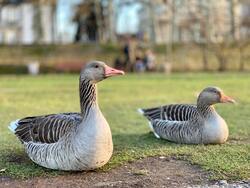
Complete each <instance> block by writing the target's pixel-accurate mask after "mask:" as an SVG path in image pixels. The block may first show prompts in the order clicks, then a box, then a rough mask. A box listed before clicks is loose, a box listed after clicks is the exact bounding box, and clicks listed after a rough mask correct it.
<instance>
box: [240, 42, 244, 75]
mask: <svg viewBox="0 0 250 188" xmlns="http://www.w3.org/2000/svg"><path fill="white" fill-rule="evenodd" d="M239 52H240V58H239V65H240V66H239V71H244V70H245V63H244V59H243V48H242V46H240V47H239Z"/></svg>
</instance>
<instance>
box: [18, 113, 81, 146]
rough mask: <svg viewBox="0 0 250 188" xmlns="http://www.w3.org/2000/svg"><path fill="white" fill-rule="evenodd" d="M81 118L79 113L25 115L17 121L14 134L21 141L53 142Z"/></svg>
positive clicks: (78, 122)
mask: <svg viewBox="0 0 250 188" xmlns="http://www.w3.org/2000/svg"><path fill="white" fill-rule="evenodd" d="M81 120H82V116H81V115H80V113H61V114H51V115H45V116H34V117H26V118H23V119H21V120H19V121H18V122H17V128H16V129H15V134H16V135H17V136H18V138H19V139H20V140H21V141H22V142H29V141H33V142H39V143H55V142H57V141H58V140H59V139H60V138H61V137H63V136H64V135H65V133H67V132H69V130H70V129H71V128H72V127H75V126H76V125H78V124H80V122H81Z"/></svg>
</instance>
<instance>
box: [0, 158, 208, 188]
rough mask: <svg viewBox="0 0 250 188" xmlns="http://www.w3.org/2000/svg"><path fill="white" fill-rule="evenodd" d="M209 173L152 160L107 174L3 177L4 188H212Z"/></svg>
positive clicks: (0, 184)
mask: <svg viewBox="0 0 250 188" xmlns="http://www.w3.org/2000/svg"><path fill="white" fill-rule="evenodd" d="M208 177H209V173H208V172H204V171H202V170H201V169H200V168H199V167H198V166H195V165H191V164H189V163H188V162H186V161H182V160H177V159H174V158H168V157H159V156H158V157H149V158H145V159H142V160H138V161H135V162H132V163H128V164H126V165H124V166H120V167H118V168H115V169H112V170H110V171H108V172H94V171H93V172H78V173H69V174H67V175H61V176H57V177H50V178H45V177H36V178H32V179H28V180H15V179H11V178H9V177H0V187H1V188H2V187H4V188H8V187H10V188H16V187H18V188H19V187H25V188H33V187H39V188H47V187H53V188H57V187H58V188H68V187H74V188H77V187H84V188H88V187H97V188H99V187H117V188H118V187H119V188H128V187H136V188H140V187H150V188H154V187H155V188H159V187H169V188H172V187H173V188H174V187H178V188H179V187H192V186H194V185H207V184H210V183H211V182H209V180H208Z"/></svg>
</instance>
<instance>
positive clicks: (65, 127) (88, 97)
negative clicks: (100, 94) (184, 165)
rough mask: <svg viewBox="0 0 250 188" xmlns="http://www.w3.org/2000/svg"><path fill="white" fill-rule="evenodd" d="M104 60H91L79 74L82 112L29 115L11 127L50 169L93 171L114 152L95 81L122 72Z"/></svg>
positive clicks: (29, 151)
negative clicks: (100, 106) (98, 100)
mask: <svg viewBox="0 0 250 188" xmlns="http://www.w3.org/2000/svg"><path fill="white" fill-rule="evenodd" d="M122 74H124V72H123V71H120V70H116V69H113V68H111V67H109V66H107V65H105V64H104V63H103V62H99V61H93V62H90V63H88V64H87V65H86V66H85V68H84V69H83V70H82V72H81V75H80V84H79V86H80V88H79V89H80V105H81V113H61V114H51V115H45V116H36V117H26V118H23V119H21V120H16V121H14V122H12V123H11V125H10V127H9V128H10V130H11V131H13V132H14V133H15V135H16V136H17V137H18V138H19V139H20V140H21V142H22V143H23V144H24V147H25V149H26V152H27V154H28V156H29V157H30V158H31V160H32V161H34V162H35V163H37V164H39V165H41V166H43V167H46V168H51V169H59V170H91V169H95V168H98V167H101V166H103V165H104V164H106V163H107V162H108V161H109V159H110V157H111V155H112V152H113V143H112V136H111V132H110V128H109V125H108V123H107V121H106V119H105V118H104V116H103V115H102V112H101V111H100V109H99V106H98V102H97V90H96V83H97V82H99V81H101V80H103V79H105V78H107V77H111V76H115V75H122Z"/></svg>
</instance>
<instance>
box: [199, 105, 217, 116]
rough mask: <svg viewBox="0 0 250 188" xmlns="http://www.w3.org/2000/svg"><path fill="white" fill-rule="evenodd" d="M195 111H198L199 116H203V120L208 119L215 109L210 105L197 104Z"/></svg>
mask: <svg viewBox="0 0 250 188" xmlns="http://www.w3.org/2000/svg"><path fill="white" fill-rule="evenodd" d="M197 109H198V112H199V113H200V115H201V116H203V117H204V118H208V117H210V116H211V115H212V114H213V113H214V111H215V109H214V107H213V106H212V105H208V104H204V103H198V104H197Z"/></svg>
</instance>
